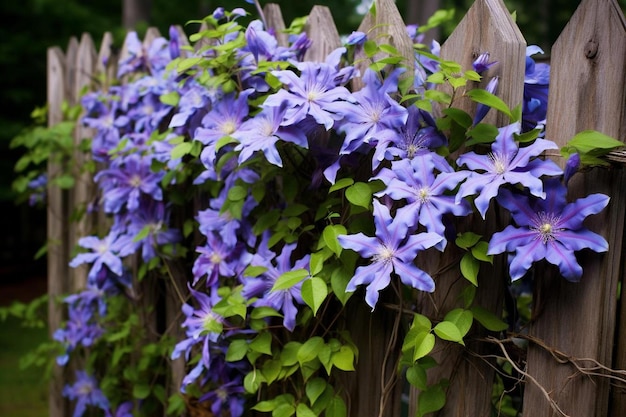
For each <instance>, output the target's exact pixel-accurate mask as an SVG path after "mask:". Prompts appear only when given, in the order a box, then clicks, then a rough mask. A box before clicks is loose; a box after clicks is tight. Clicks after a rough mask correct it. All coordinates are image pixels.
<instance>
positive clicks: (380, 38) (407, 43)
mask: <svg viewBox="0 0 626 417" xmlns="http://www.w3.org/2000/svg"><path fill="white" fill-rule="evenodd" d="M375 6H376V16H373V15H372V13H368V14H366V15H365V17H364V18H363V21H362V22H361V24H360V25H359V28H358V29H357V30H358V31H360V32H363V33H365V34H366V35H367V38H368V39H370V40H374V41H375V42H376V43H377V44H378V45H381V44H389V45H392V46H393V47H395V48H396V49H397V50H398V52H400V54H402V56H403V57H404V61H403V62H402V64H403V65H404V66H405V67H406V72H405V73H404V75H403V76H411V75H412V74H413V71H414V69H415V52H414V51H413V41H412V40H411V38H410V37H409V35H408V33H407V31H406V24H405V23H404V20H403V19H402V16H401V15H400V12H399V11H398V8H397V7H396V4H395V2H394V1H393V0H376V1H375ZM388 56H389V54H387V53H384V52H380V53H378V54H376V55H374V57H373V59H370V58H368V57H367V56H366V55H365V52H364V51H363V50H357V51H355V64H354V66H355V67H356V68H357V69H358V70H359V72H360V74H361V76H363V74H365V71H366V69H367V67H369V66H370V65H371V64H372V62H373V61H377V60H380V59H383V58H386V57H388ZM361 88H363V81H362V79H361V78H355V79H353V80H352V90H353V91H358V90H360V89H361Z"/></svg>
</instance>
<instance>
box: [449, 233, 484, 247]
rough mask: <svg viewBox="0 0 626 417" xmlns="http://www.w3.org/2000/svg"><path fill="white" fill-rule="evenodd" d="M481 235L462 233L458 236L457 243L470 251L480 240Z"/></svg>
mask: <svg viewBox="0 0 626 417" xmlns="http://www.w3.org/2000/svg"><path fill="white" fill-rule="evenodd" d="M480 237H481V236H480V235H477V234H476V233H472V232H465V233H461V234H459V235H458V236H457V238H456V240H455V243H456V245H457V246H458V247H459V248H461V249H468V248H471V247H472V246H474V245H475V244H476V243H478V241H479V240H480Z"/></svg>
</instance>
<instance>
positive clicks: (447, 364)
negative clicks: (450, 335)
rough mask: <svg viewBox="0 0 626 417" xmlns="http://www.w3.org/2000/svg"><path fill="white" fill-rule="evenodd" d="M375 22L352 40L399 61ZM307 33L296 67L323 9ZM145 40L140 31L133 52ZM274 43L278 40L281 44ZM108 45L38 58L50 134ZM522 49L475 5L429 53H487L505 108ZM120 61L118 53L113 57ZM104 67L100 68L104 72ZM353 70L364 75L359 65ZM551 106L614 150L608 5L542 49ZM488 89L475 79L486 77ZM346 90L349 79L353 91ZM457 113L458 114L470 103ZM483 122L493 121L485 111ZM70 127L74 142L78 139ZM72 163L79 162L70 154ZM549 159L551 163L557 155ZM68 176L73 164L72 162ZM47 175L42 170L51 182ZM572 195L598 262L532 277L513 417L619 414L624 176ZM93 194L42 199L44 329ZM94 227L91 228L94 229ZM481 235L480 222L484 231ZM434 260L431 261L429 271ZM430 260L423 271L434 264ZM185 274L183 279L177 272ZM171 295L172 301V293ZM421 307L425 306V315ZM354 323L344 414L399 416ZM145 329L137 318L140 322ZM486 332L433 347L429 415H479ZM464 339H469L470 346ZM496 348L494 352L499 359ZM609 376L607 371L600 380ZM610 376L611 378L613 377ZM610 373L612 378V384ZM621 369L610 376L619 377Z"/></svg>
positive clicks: (556, 118) (488, 370)
mask: <svg viewBox="0 0 626 417" xmlns="http://www.w3.org/2000/svg"><path fill="white" fill-rule="evenodd" d="M376 6H377V14H376V17H372V16H369V15H368V17H366V19H365V20H364V21H363V23H362V24H361V26H360V27H359V30H361V31H364V32H365V31H368V30H369V29H373V30H374V31H378V32H385V33H387V34H389V35H390V37H387V38H385V42H390V43H392V44H394V45H395V46H396V47H397V49H398V50H400V51H403V52H404V53H405V54H406V56H407V57H409V58H410V60H412V56H413V55H412V54H413V52H412V49H411V42H410V40H409V39H408V35H407V34H406V33H405V31H404V23H403V22H402V18H401V17H400V14H399V12H398V10H397V8H396V7H395V4H394V2H393V0H376ZM265 12H266V16H267V18H268V21H269V26H271V27H274V28H276V29H282V28H284V27H285V25H284V22H283V19H282V15H281V12H280V8H279V7H278V6H277V5H275V4H268V5H266V6H265ZM305 29H306V31H307V33H308V34H309V36H310V37H311V38H312V39H313V47H312V48H311V50H309V51H308V53H307V56H306V58H307V59H310V60H317V61H321V60H323V59H324V58H325V56H326V54H327V53H328V52H329V51H331V50H333V49H334V48H336V47H338V46H340V39H339V34H338V32H337V29H336V28H335V26H334V24H333V18H332V14H331V11H330V10H329V9H328V8H326V7H320V6H316V7H314V8H313V9H312V10H311V13H310V15H309V19H308V23H307V25H306V28H305ZM155 36H158V32H156V31H154V30H150V31H149V32H148V34H147V35H146V39H145V40H144V42H146V43H147V42H149V41H150V40H151V39H153V38H154V37H155ZM284 41H285V40H284V39H283V40H282V42H284ZM111 43H112V39H111V36H110V35H109V34H107V35H105V36H104V38H103V40H102V43H101V45H102V46H101V47H100V49H99V51H96V49H95V46H94V42H93V41H92V39H91V37H90V36H89V35H86V34H84V35H83V36H82V37H81V39H80V42H79V41H78V40H77V39H71V40H70V42H69V45H68V47H67V49H66V52H65V53H64V52H63V51H62V50H61V49H60V48H58V47H54V48H50V49H49V50H48V104H49V123H50V124H51V125H53V124H55V123H58V122H59V121H61V118H62V112H61V105H62V103H63V101H67V102H69V103H70V104H73V103H76V102H77V100H78V97H79V95H80V93H81V91H83V90H84V89H85V88H87V89H89V88H93V87H95V85H96V83H95V80H97V79H98V77H99V76H100V75H102V74H105V73H108V74H113V71H114V70H115V62H116V60H115V59H112V58H113V54H112V51H111ZM525 48H526V42H525V40H524V38H523V36H522V34H521V33H520V31H519V29H518V28H517V26H516V24H515V23H514V22H513V21H512V19H511V17H510V14H509V12H508V11H507V9H506V7H505V5H504V4H503V2H502V0H476V1H475V3H474V4H473V6H472V7H471V9H470V10H469V11H468V13H467V15H466V16H465V17H464V18H463V20H462V21H461V23H460V24H459V26H458V27H457V29H456V30H455V32H454V33H453V34H452V35H451V36H450V37H449V38H448V39H447V40H446V42H445V43H444V44H443V45H442V48H441V55H442V57H443V58H444V59H450V60H455V61H457V62H459V63H461V64H462V65H463V66H464V67H465V68H469V67H470V66H471V62H472V61H473V60H474V59H475V58H476V57H477V56H478V54H480V53H481V52H486V51H488V52H490V54H491V58H492V59H494V60H497V61H498V62H499V63H500V64H499V65H498V66H497V67H496V68H495V69H493V70H490V71H491V72H492V73H491V74H490V75H498V76H500V89H499V92H498V95H499V96H500V97H501V98H502V99H503V100H504V101H505V102H506V103H507V104H508V105H509V106H511V107H514V106H516V105H518V104H519V103H521V101H522V93H523V91H522V85H523V79H524V65H525ZM123 53H124V52H123V51H122V54H123ZM105 57H110V58H109V59H108V61H107V62H108V66H104V64H103V62H104V59H103V58H105ZM362 65H367V62H364V63H363V64H362ZM550 77H551V79H550V96H549V107H548V117H547V120H548V124H547V132H546V137H547V138H549V139H551V140H553V141H555V142H556V143H557V144H558V145H560V146H562V145H564V144H565V143H566V142H567V141H568V140H569V139H570V138H571V137H572V136H573V135H574V134H576V133H577V132H580V131H583V130H588V129H594V130H598V131H600V132H602V133H604V134H607V135H609V136H612V137H615V138H619V139H621V140H625V139H626V22H625V19H624V15H623V13H622V11H621V9H620V7H619V5H618V4H617V2H616V0H582V2H581V4H580V6H579V8H578V9H577V11H576V12H575V14H574V15H573V16H572V18H571V20H570V22H569V24H568V25H567V26H566V28H565V29H564V30H563V32H562V34H561V36H560V37H559V39H558V41H557V42H556V43H555V45H554V46H553V48H552V51H551V74H550ZM486 78H487V77H486ZM353 87H354V88H358V82H357V83H356V84H355V85H353ZM463 106H466V107H467V110H470V111H471V106H473V104H472V103H471V102H469V101H468V102H466V103H464V104H463ZM489 117H491V119H490V120H489V121H491V122H495V123H498V124H500V125H502V124H504V123H505V121H504V120H502V119H500V118H499V117H501V116H498V115H497V114H496V113H495V112H490V115H489ZM88 134H89V132H88V131H85V130H84V129H83V128H77V129H76V132H75V137H76V140H77V141H79V140H80V139H81V138H83V137H85V136H86V135H88ZM75 157H76V158H77V159H78V160H79V162H80V158H82V156H81V155H79V154H78V153H77V155H76V156H75ZM556 160H557V162H558V163H560V164H563V161H561V160H559V159H558V157H557V158H556ZM79 166H80V164H79ZM59 169H60V167H59V166H55V165H52V164H51V165H50V166H49V173H50V175H54V173H55V172H57V171H58V170H59ZM570 186H571V188H572V190H573V192H574V195H587V194H589V193H592V192H602V193H606V194H608V195H609V196H611V203H610V204H609V207H608V208H607V209H606V210H605V211H604V212H602V213H601V214H599V215H597V216H594V218H593V219H591V221H590V222H589V226H590V227H591V229H592V230H594V231H596V232H598V233H600V234H602V235H603V236H605V237H606V238H607V240H608V241H609V245H610V249H609V252H608V253H607V254H605V255H602V256H599V255H595V254H594V255H593V256H589V257H586V256H585V254H584V253H583V254H582V256H581V260H582V264H583V268H584V271H585V273H584V275H583V277H582V279H581V281H580V282H579V283H570V282H567V281H566V280H564V279H562V278H561V277H560V276H559V275H558V273H555V272H554V271H553V270H552V269H546V270H545V271H543V273H542V274H541V276H537V277H536V279H535V281H536V283H537V285H536V288H535V294H534V311H533V321H532V323H531V327H530V329H529V333H528V335H527V336H526V339H527V341H528V343H529V346H528V350H527V357H526V360H525V367H522V368H520V369H519V372H520V373H521V374H522V375H523V376H524V383H525V390H524V399H523V404H524V410H523V415H524V416H525V417H541V416H565V415H567V416H572V417H590V416H596V417H604V416H612V417H621V416H624V415H626V387H624V386H623V384H622V385H621V386H620V384H619V383H616V382H615V381H616V378H614V377H615V376H617V375H620V376H621V377H622V378H624V376H626V371H623V370H625V369H626V303H622V304H621V305H620V303H619V300H620V299H621V300H624V299H625V298H626V286H624V285H622V286H621V297H620V294H618V290H619V288H620V286H619V282H620V281H622V282H623V275H624V265H623V261H622V252H623V250H622V241H623V239H624V215H625V213H626V201H625V199H626V193H624V192H623V189H624V188H625V187H626V176H625V172H624V169H623V168H622V166H621V165H619V164H614V165H612V166H611V167H610V168H601V169H593V170H592V171H591V172H587V173H585V175H584V176H575V177H574V178H573V180H572V182H570ZM94 193H95V188H94V185H93V183H92V181H91V178H89V176H85V175H80V176H79V181H78V184H77V186H76V187H75V188H74V189H73V190H71V191H69V192H68V191H61V190H59V189H56V188H50V190H49V200H48V207H49V208H48V241H49V253H48V285H49V287H48V288H49V294H50V296H51V302H50V306H49V325H50V329H51V331H54V329H56V328H58V327H59V326H60V325H61V323H62V320H63V314H62V311H61V309H60V308H59V306H58V305H57V304H56V303H54V301H53V299H54V297H56V296H59V295H63V294H66V293H68V292H71V291H74V290H77V289H80V288H81V287H82V286H83V285H84V283H85V276H86V270H85V269H84V268H83V269H81V268H79V269H70V268H69V267H68V262H69V260H70V255H71V252H72V249H73V248H74V246H75V244H76V242H77V239H78V238H79V237H81V236H84V235H88V234H91V233H92V232H93V230H94V227H97V225H98V219H97V216H86V217H85V219H84V220H82V221H81V222H78V223H77V222H73V221H71V220H70V219H71V214H72V212H73V211H74V210H75V209H77V208H82V207H86V206H87V204H88V203H89V202H90V201H91V199H92V197H93V194H94ZM94 217H96V218H94ZM490 227H492V226H490V225H488V226H487V228H490ZM434 261H437V262H439V261H440V260H434ZM434 261H433V260H429V262H434ZM504 274H506V266H505V265H504V264H503V263H496V264H495V265H494V266H493V268H492V269H491V270H487V268H484V270H481V276H480V277H479V282H480V285H479V287H478V300H479V302H480V303H481V305H483V306H485V307H487V308H490V309H492V310H494V311H497V310H498V309H500V308H501V305H502V300H501V299H500V295H499V294H501V293H502V291H501V290H502V285H503V280H502V278H501V277H502V276H504ZM180 276H184V274H180ZM437 285H438V286H439V287H440V288H441V287H444V288H446V287H450V288H451V290H450V293H448V294H445V295H444V294H439V293H437V292H436V293H435V294H434V295H433V299H431V300H430V301H429V303H422V305H424V306H425V307H423V311H422V312H423V313H424V314H426V315H429V316H431V317H434V318H437V311H448V310H450V309H451V308H453V307H455V305H454V303H455V299H456V297H455V296H454V295H455V293H458V292H459V291H460V288H459V287H460V286H459V280H458V276H456V275H450V276H445V275H443V276H440V277H437ZM168 291H169V290H168V289H167V288H166V289H165V293H166V303H165V306H166V307H165V308H166V309H167V311H166V317H168V318H167V320H174V317H176V315H177V313H178V311H179V308H180V303H179V302H178V301H176V299H175V298H174V297H168V296H167V293H168ZM171 292H173V291H171ZM427 306H434V307H427ZM349 314H354V315H355V316H356V317H355V319H354V320H351V321H352V322H353V323H369V325H368V326H363V325H359V326H355V328H354V329H352V332H353V335H354V338H355V341H356V343H357V345H358V347H359V350H360V359H359V363H358V364H357V372H356V373H355V375H356V376H348V378H349V379H348V380H347V381H346V384H347V386H348V390H349V392H348V397H349V401H348V402H349V404H350V415H351V416H359V417H368V416H377V415H379V411H378V410H379V406H380V399H381V395H385V396H388V398H389V401H388V402H387V405H386V407H385V408H384V410H383V412H384V414H381V415H385V416H399V415H401V413H400V397H401V394H402V386H401V384H397V383H396V384H394V377H393V374H394V373H395V369H394V367H393V365H390V366H388V367H387V368H385V369H380V364H381V363H389V364H392V363H394V361H393V360H391V361H390V360H388V359H389V355H392V356H393V355H397V354H398V350H399V349H398V347H399V346H398V343H400V342H398V343H396V344H395V346H391V348H392V351H391V352H390V351H389V346H388V343H389V340H390V338H391V335H390V331H391V330H390V327H391V326H389V325H388V324H389V320H391V318H389V317H386V316H385V313H384V312H376V313H373V314H372V313H371V312H370V311H369V309H367V308H363V309H358V307H357V310H356V311H352V312H350V313H349ZM148 320H149V319H148ZM487 336H488V335H486V334H480V333H478V331H477V330H476V331H475V332H474V333H473V334H472V337H470V338H469V340H468V344H467V346H466V347H465V348H463V347H461V346H460V345H459V346H454V347H453V348H449V347H448V348H447V349H444V350H440V351H438V353H437V359H438V360H439V361H440V363H442V364H443V365H444V366H440V367H437V368H435V369H433V370H431V371H430V372H431V374H429V378H430V379H432V380H433V381H437V380H440V379H441V378H447V379H449V381H450V386H449V388H448V401H447V403H446V406H445V407H444V409H443V410H441V411H440V412H438V413H437V415H438V416H445V417H447V416H472V417H474V416H476V417H478V416H480V417H482V416H489V415H490V404H491V395H492V381H493V380H494V373H495V371H494V368H493V366H492V365H493V361H491V360H487V359H485V358H488V357H494V356H500V357H502V356H505V355H506V354H507V351H506V350H504V348H505V342H494V341H493V340H491V342H489V341H487ZM472 340H473V341H472ZM501 348H502V349H501ZM611 369H612V370H617V371H611ZM173 370H174V375H175V377H174V381H173V386H172V389H175V386H177V384H178V383H179V382H180V380H181V379H182V376H183V374H184V368H183V364H181V363H180V362H179V363H177V364H175V365H174V369H173ZM619 370H622V371H619ZM616 372H617V373H616ZM620 372H621V373H620ZM65 377H66V375H65V371H64V370H63V369H61V368H57V369H55V375H54V378H53V381H52V383H51V387H50V417H65V416H69V415H70V411H71V408H70V407H69V405H68V403H67V402H66V401H65V400H64V399H63V397H62V395H61V390H62V387H63V385H64V384H65V381H66V379H65ZM416 394H417V393H416V392H411V395H410V396H409V398H410V402H409V413H410V414H409V415H414V412H415V403H416V398H417V397H416Z"/></svg>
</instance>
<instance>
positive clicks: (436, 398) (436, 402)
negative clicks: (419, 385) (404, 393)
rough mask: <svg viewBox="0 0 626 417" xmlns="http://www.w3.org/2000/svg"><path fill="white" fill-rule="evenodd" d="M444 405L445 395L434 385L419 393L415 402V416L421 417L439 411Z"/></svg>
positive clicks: (439, 387)
mask: <svg viewBox="0 0 626 417" xmlns="http://www.w3.org/2000/svg"><path fill="white" fill-rule="evenodd" d="M444 405H446V393H445V391H444V390H443V388H442V387H441V385H434V386H432V387H429V388H428V389H427V390H425V391H422V392H420V395H419V398H418V401H417V415H418V416H419V417H423V416H424V415H426V414H428V413H432V412H434V411H439V410H441V409H442V408H443V406H444Z"/></svg>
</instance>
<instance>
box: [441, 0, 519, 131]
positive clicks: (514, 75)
mask: <svg viewBox="0 0 626 417" xmlns="http://www.w3.org/2000/svg"><path fill="white" fill-rule="evenodd" d="M484 52H489V54H490V57H491V60H492V61H498V64H496V65H494V66H493V67H491V68H490V69H489V71H487V72H486V73H485V74H483V78H482V80H481V82H480V83H479V84H476V83H470V84H468V89H469V88H476V87H479V88H485V87H486V85H487V83H488V82H489V80H490V79H491V78H492V77H495V76H498V77H500V82H499V85H498V91H497V92H496V95H497V96H498V97H500V98H501V99H502V100H504V102H505V103H506V104H507V105H508V106H509V107H510V108H513V107H515V106H517V105H519V104H520V103H521V102H522V97H523V92H524V83H523V81H524V71H525V62H526V40H525V39H524V37H523V36H522V33H521V32H520V30H519V28H518V27H517V25H516V24H515V22H513V19H512V18H511V15H510V13H509V11H508V10H507V9H506V6H505V5H504V3H503V2H502V0H476V1H475V2H474V4H473V5H472V7H471V8H470V9H469V10H468V12H467V14H466V15H465V16H464V17H463V19H462V20H461V22H460V23H459V25H458V26H457V27H456V29H455V30H454V32H453V33H452V34H451V35H450V37H448V39H447V40H446V41H445V42H444V44H443V45H441V57H442V58H443V59H446V60H451V61H455V62H457V63H459V64H461V66H462V68H463V70H464V71H465V70H469V69H472V62H473V61H474V60H475V59H476V58H477V57H478V56H479V55H480V54H481V53H484ZM448 92H449V93H451V90H448ZM456 96H457V97H458V98H457V99H456V100H455V101H454V102H453V103H452V105H453V106H454V107H457V108H460V109H462V110H465V111H466V112H468V113H469V114H474V110H475V108H476V103H474V102H473V101H471V100H469V99H467V98H465V97H462V95H461V94H457V95H456ZM483 122H485V123H492V124H493V123H495V124H496V125H497V126H504V125H506V124H509V123H510V122H509V120H508V117H507V116H506V115H504V114H502V113H500V112H496V111H495V110H490V111H489V113H487V116H486V117H485V119H484V120H483Z"/></svg>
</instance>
